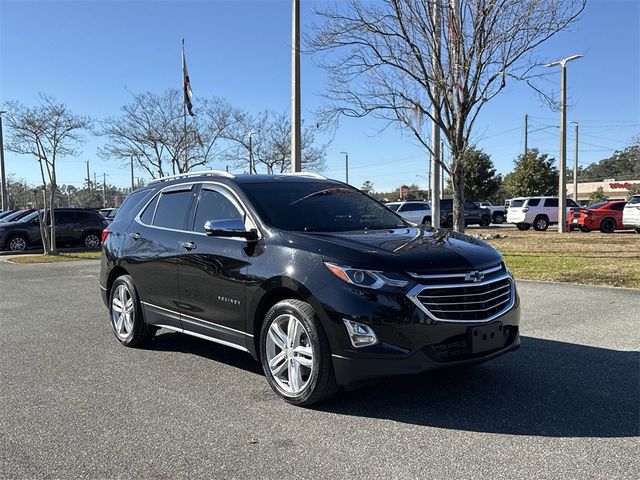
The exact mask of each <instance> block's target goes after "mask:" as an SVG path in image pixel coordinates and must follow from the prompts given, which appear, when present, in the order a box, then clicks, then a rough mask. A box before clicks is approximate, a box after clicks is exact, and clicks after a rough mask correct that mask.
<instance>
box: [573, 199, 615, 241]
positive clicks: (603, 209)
mask: <svg viewBox="0 0 640 480" xmlns="http://www.w3.org/2000/svg"><path fill="white" fill-rule="evenodd" d="M626 203H627V202H625V201H614V202H599V203H594V204H593V205H589V206H588V207H585V208H580V209H575V210H574V211H573V212H571V215H570V218H569V219H567V223H568V224H569V227H570V228H579V229H580V230H582V231H583V232H590V231H591V230H596V229H597V230H600V231H601V232H602V233H613V231H614V230H616V229H619V228H623V226H622V211H623V210H624V206H625V204H626Z"/></svg>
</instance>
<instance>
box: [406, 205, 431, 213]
mask: <svg viewBox="0 0 640 480" xmlns="http://www.w3.org/2000/svg"><path fill="white" fill-rule="evenodd" d="M426 209H427V206H426V205H425V204H421V203H405V204H404V206H403V207H402V211H403V212H417V211H420V210H426Z"/></svg>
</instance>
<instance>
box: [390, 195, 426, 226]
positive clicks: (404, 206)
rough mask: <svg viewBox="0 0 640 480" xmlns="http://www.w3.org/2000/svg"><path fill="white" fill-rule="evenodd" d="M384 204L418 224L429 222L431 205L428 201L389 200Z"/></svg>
mask: <svg viewBox="0 0 640 480" xmlns="http://www.w3.org/2000/svg"><path fill="white" fill-rule="evenodd" d="M385 205H386V206H387V207H389V208H390V209H391V210H393V211H394V212H396V213H397V214H398V215H400V216H401V217H402V218H404V219H405V220H409V221H410V222H413V223H418V224H420V223H426V224H427V225H430V224H431V206H430V205H429V202H423V201H417V200H414V201H406V202H391V203H386V204H385Z"/></svg>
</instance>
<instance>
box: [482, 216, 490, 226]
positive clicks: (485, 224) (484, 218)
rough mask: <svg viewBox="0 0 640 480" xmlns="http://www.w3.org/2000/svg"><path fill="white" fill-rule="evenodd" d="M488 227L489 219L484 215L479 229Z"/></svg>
mask: <svg viewBox="0 0 640 480" xmlns="http://www.w3.org/2000/svg"><path fill="white" fill-rule="evenodd" d="M489 225H491V217H489V216H488V215H484V216H483V217H482V218H481V219H480V226H481V227H488V226H489Z"/></svg>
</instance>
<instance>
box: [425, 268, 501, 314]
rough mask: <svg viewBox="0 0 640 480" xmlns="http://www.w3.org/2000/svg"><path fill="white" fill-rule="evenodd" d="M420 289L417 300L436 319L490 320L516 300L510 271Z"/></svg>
mask: <svg viewBox="0 0 640 480" xmlns="http://www.w3.org/2000/svg"><path fill="white" fill-rule="evenodd" d="M418 289H419V291H418V292H417V293H416V294H415V296H414V297H413V299H414V301H415V302H416V303H418V304H419V305H420V306H422V307H423V310H425V311H426V312H427V313H428V314H429V315H430V316H431V317H432V318H433V319H435V320H445V321H460V322H465V321H467V322H474V321H475V322H482V321H488V320H490V319H493V318H495V317H497V316H498V315H500V314H501V313H503V312H505V311H507V310H508V309H509V308H510V307H511V306H512V304H513V281H512V280H511V277H510V276H509V275H508V274H503V275H501V276H499V277H496V278H493V279H490V280H485V281H483V282H479V283H477V284H473V283H469V282H464V281H462V282H459V283H453V284H448V285H433V286H431V285H421V286H420V287H418Z"/></svg>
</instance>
